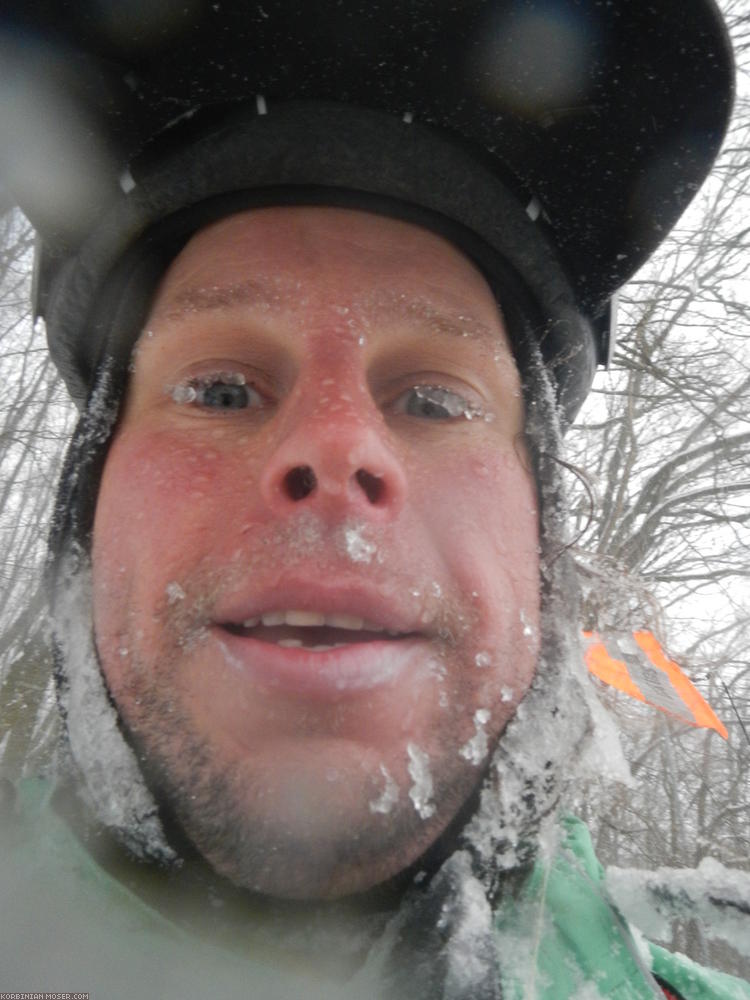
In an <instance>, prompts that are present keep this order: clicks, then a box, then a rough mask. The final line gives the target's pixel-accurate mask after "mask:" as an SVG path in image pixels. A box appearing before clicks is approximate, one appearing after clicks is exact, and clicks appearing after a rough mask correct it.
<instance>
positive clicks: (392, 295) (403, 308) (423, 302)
mask: <svg viewBox="0 0 750 1000" xmlns="http://www.w3.org/2000/svg"><path fill="white" fill-rule="evenodd" d="M301 293H302V294H303V296H304V293H303V290H302V288H301V286H300V284H299V283H296V282H291V281H286V280H284V279H282V278H278V279H274V280H271V281H269V280H267V279H264V278H259V277H256V278H248V279H245V280H244V281H240V282H233V283H232V284H228V285H209V286H206V287H199V288H187V289H185V290H183V291H181V292H180V293H178V294H177V295H175V296H174V297H173V298H170V299H169V301H168V304H167V306H166V308H165V309H164V311H163V313H162V315H163V316H164V317H165V318H167V319H170V320H175V319H177V320H179V319H184V318H187V317H189V316H191V315H195V314H199V313H205V312H214V311H217V312H223V311H228V310H230V309H232V308H234V307H237V306H251V307H253V308H256V309H259V310H261V311H262V312H271V311H274V312H275V311H283V310H285V309H291V308H292V305H291V303H290V300H293V299H294V298H295V297H299V296H300V294H301ZM354 306H355V308H354V310H353V315H354V316H356V315H357V313H360V314H362V315H364V316H366V318H367V320H368V322H372V321H374V322H379V321H383V320H394V319H395V320H401V321H406V322H407V323H409V325H412V326H414V325H416V326H419V327H429V329H430V330H431V332H433V333H437V334H440V335H442V336H445V337H454V338H455V337H462V338H468V339H472V340H478V341H483V342H486V343H488V344H494V343H496V342H497V341H498V339H501V338H502V333H503V331H504V330H505V327H504V324H503V321H502V311H501V309H500V306H499V304H498V305H497V309H498V317H499V321H500V331H498V330H496V329H493V328H492V327H490V326H488V325H487V323H485V322H484V321H482V320H480V319H478V318H477V317H476V316H474V315H472V313H470V312H468V311H467V312H464V311H461V312H454V311H453V310H451V309H446V308H444V307H441V306H440V305H437V304H436V303H435V302H434V301H432V300H431V299H429V298H427V297H426V296H422V295H412V294H410V293H406V292H397V291H392V290H390V289H377V290H375V291H373V292H368V293H366V294H364V295H360V296H357V298H356V299H355V302H354ZM506 335H507V331H506Z"/></svg>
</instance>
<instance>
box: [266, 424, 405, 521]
mask: <svg viewBox="0 0 750 1000" xmlns="http://www.w3.org/2000/svg"><path fill="white" fill-rule="evenodd" d="M364 409H365V410H366V411H367V412H362V410H359V411H355V410H354V409H353V408H352V407H348V408H347V409H344V407H340V408H338V409H337V408H336V407H331V408H330V410H328V411H327V412H320V411H318V412H316V413H315V414H313V415H310V414H303V415H300V417H299V419H298V420H297V421H296V423H295V425H294V426H293V427H292V428H290V429H289V430H288V432H287V433H286V434H285V436H284V437H283V438H282V440H281V441H280V442H279V444H278V445H277V447H276V448H275V450H274V452H273V454H272V456H271V459H270V460H269V461H268V463H267V464H266V466H265V468H264V470H263V473H262V476H261V494H262V495H263V498H264V500H265V502H266V503H267V504H268V505H269V506H271V507H273V508H274V509H275V510H277V511H283V510H286V511H288V512H291V511H292V510H299V509H300V508H301V507H302V506H308V507H310V508H311V509H313V508H314V509H316V511H317V512H319V513H320V514H322V515H325V514H326V513H329V514H330V515H332V516H346V515H347V514H352V515H360V516H365V517H369V518H375V519H377V520H389V519H391V518H393V517H395V515H396V514H398V512H399V511H400V510H401V508H402V506H403V503H404V499H405V497H406V476H405V473H404V470H403V467H402V463H401V461H400V459H399V458H398V457H397V455H396V454H395V453H394V451H393V449H392V447H391V446H390V444H389V442H388V441H387V428H386V427H385V425H384V423H383V421H382V417H381V416H380V413H379V412H378V411H377V410H376V409H375V408H374V407H372V411H370V408H369V407H364Z"/></svg>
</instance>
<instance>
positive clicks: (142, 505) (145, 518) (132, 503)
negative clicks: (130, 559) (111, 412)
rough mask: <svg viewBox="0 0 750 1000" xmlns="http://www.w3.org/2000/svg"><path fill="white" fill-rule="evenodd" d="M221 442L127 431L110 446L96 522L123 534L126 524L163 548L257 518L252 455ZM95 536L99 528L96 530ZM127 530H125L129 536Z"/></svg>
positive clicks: (158, 433) (181, 435)
mask: <svg viewBox="0 0 750 1000" xmlns="http://www.w3.org/2000/svg"><path fill="white" fill-rule="evenodd" d="M226 452H227V449H226V446H225V445H224V442H223V441H212V440H211V439H208V440H206V439H199V440H192V441H191V440H186V437H185V435H184V434H179V435H177V434H174V433H167V432H159V431H154V432H152V433H139V434H138V435H131V434H129V433H128V432H124V433H121V434H120V435H118V437H117V438H116V439H115V441H114V443H113V445H112V448H111V449H110V452H109V455H108V457H107V462H106V465H105V470H104V475H103V478H102V487H101V491H100V495H99V501H98V504H97V522H102V521H103V520H104V519H106V520H107V522H108V525H107V531H108V533H109V530H110V529H113V530H114V531H116V532H117V534H120V535H121V534H122V529H123V526H124V525H128V526H131V528H132V529H133V530H134V531H135V532H137V533H138V535H139V537H140V538H152V539H154V540H155V541H156V542H157V544H158V545H159V547H160V548H162V549H164V547H165V542H166V540H167V539H169V538H170V537H172V536H174V535H178V536H179V538H180V539H181V540H182V541H183V542H184V540H185V537H186V535H192V534H195V533H198V532H202V531H204V530H206V528H207V526H208V524H211V525H212V527H213V528H216V527H217V524H216V523H215V522H216V520H217V519H220V520H221V521H222V523H223V524H224V525H227V524H228V523H231V522H232V520H233V518H234V517H235V516H236V517H240V518H243V517H244V518H245V519H248V518H249V519H251V518H252V516H253V513H254V512H253V497H254V496H255V495H257V485H256V484H257V479H258V477H257V472H256V466H255V464H254V463H253V461H252V456H250V455H247V456H243V458H242V460H240V461H238V460H237V456H236V449H235V454H234V456H233V457H231V456H229V455H227V453H226ZM95 534H96V531H95ZM127 534H128V531H127V530H126V531H125V535H126V536H127Z"/></svg>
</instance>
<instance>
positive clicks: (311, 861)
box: [93, 208, 539, 898]
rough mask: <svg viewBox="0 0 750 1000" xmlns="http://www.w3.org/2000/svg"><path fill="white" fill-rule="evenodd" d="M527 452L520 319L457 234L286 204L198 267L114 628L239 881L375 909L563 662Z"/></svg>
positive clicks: (156, 405)
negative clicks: (552, 631)
mask: <svg viewBox="0 0 750 1000" xmlns="http://www.w3.org/2000/svg"><path fill="white" fill-rule="evenodd" d="M521 431H522V401H521V396H520V389H519V378H518V373H517V371H516V368H515V365H514V362H513V359H512V356H511V353H510V349H509V346H508V342H507V337H506V334H505V332H504V329H503V324H502V320H501V317H500V315H499V313H498V309H497V306H496V304H495V301H494V299H493V296H492V294H491V292H490V290H489V288H488V286H487V284H486V283H485V281H484V279H483V278H482V277H481V275H480V274H479V272H478V271H477V270H476V269H475V268H474V267H473V265H472V264H470V263H469V261H468V260H467V259H466V258H465V257H463V256H462V254H460V253H459V252H458V251H457V250H455V249H454V248H453V247H452V246H451V245H449V244H448V243H447V242H445V241H444V240H443V239H441V238H440V237H438V236H436V235H433V234H432V233H429V232H427V231H425V230H422V229H419V228H417V227H415V226H411V225H408V224H406V223H402V222H397V221H393V220H389V219H384V218H381V217H378V216H373V215H369V214H365V213H361V212H350V211H344V210H339V209H324V208H279V209H264V210H261V211H255V212H248V213H244V214H241V215H237V216H233V217H230V218H228V219H226V220H224V221H222V222H220V223H218V224H216V225H213V226H211V227H209V228H208V229H205V230H203V231H202V232H200V233H199V234H198V235H197V236H196V237H194V238H193V240H192V241H191V242H190V243H189V244H188V245H187V247H186V248H185V249H184V250H183V252H182V253H181V254H180V255H179V256H178V257H177V258H176V260H175V261H174V262H173V264H172V266H171V268H170V269H169V271H168V272H167V274H166V276H165V278H164V280H163V282H162V284H161V286H160V288H159V290H158V293H157V295H156V298H155V301H154V303H153V307H152V309H151V313H150V315H149V318H148V321H147V324H146V328H145V331H144V333H143V335H142V336H141V339H140V341H139V344H138V348H137V351H136V355H135V364H134V371H133V374H132V378H131V383H130V387H129V391H128V395H127V400H126V404H125V408H124V412H123V414H122V417H121V420H120V423H119V426H118V429H117V432H116V434H115V437H114V440H113V443H112V447H111V450H110V452H109V455H108V458H107V462H106V466H105V470H104V476H103V479H102V484H101V492H100V495H99V499H98V506H97V512H96V521H95V527H94V547H93V564H94V624H95V634H96V641H97V646H98V650H99V654H100V657H101V662H102V667H103V671H104V674H105V677H106V680H107V683H108V685H109V688H110V690H111V693H112V695H113V697H114V700H115V702H116V704H117V706H118V708H119V711H120V713H121V715H122V717H123V719H124V720H125V722H126V724H127V726H128V728H129V731H130V733H131V736H132V739H133V741H134V743H135V745H136V747H137V749H138V750H139V752H141V753H142V755H143V758H144V759H145V760H146V761H147V765H148V768H149V775H150V777H151V780H152V781H153V782H154V783H155V785H156V786H157V787H158V790H159V792H160V793H161V794H162V795H163V796H164V797H165V798H166V800H167V801H168V802H169V804H170V806H171V808H172V810H173V812H174V814H175V815H176V816H177V818H178V819H179V820H180V822H181V824H182V826H183V828H184V829H185V831H186V833H187V834H188V835H189V837H190V838H191V839H192V840H193V841H194V843H195V845H196V846H197V848H198V849H199V850H200V852H201V853H202V854H203V855H204V856H205V857H206V858H207V859H208V861H209V862H210V863H211V864H212V865H213V866H214V867H215V868H216V869H217V870H218V871H219V872H221V873H222V874H224V875H226V876H228V877H229V878H230V879H232V880H234V881H235V882H237V883H238V884H240V885H243V886H247V887H249V888H253V889H257V890H259V891H262V892H266V893H270V894H273V895H280V896H291V897H298V898H306V897H329V896H337V895H342V894H345V893H350V892H357V891H360V890H364V889H366V888H368V887H370V886H373V885H375V884H378V883H380V882H382V881H384V880H385V879H387V878H389V877H390V876H392V875H393V874H395V873H397V872H398V871H400V870H402V869H403V868H405V867H406V866H407V865H409V864H410V863H411V862H413V861H414V860H415V859H416V858H417V857H418V856H419V855H420V854H421V853H423V852H424V851H425V850H426V848H427V847H428V846H429V845H430V844H431V843H432V842H433V841H434V840H435V839H436V838H437V837H438V836H439V835H440V833H441V832H442V831H443V830H444V829H445V827H446V825H447V824H448V823H449V822H450V820H451V819H452V818H453V817H454V816H455V815H456V813H457V812H458V810H459V809H460V807H461V806H462V804H463V803H464V802H465V801H466V800H467V798H468V797H469V796H470V794H471V793H472V791H473V790H474V789H475V788H476V785H477V782H478V780H479V778H480V775H481V771H482V765H483V764H485V763H486V760H487V753H488V748H489V749H490V750H491V748H492V747H493V746H494V744H495V742H496V740H497V738H498V735H499V734H500V732H501V731H502V730H503V728H504V726H505V725H506V723H507V721H508V719H509V717H510V716H511V714H512V713H513V711H514V709H515V707H516V705H517V704H518V702H519V700H520V698H521V697H522V696H523V694H524V692H525V691H526V689H527V688H528V685H529V684H530V682H531V679H532V676H533V673H534V668H535V663H536V655H537V645H538V640H537V635H538V629H537V624H538V615H539V611H538V606H539V580H538V555H537V512H536V498H535V490H534V486H533V481H532V477H531V475H530V473H529V470H528V463H527V462H526V460H525V459H526V456H525V453H524V448H523V444H522V443H521V438H520V435H521Z"/></svg>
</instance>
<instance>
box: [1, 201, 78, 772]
mask: <svg viewBox="0 0 750 1000" xmlns="http://www.w3.org/2000/svg"><path fill="white" fill-rule="evenodd" d="M33 242H34V236H33V232H32V230H31V227H30V226H29V224H28V223H27V222H26V220H25V219H24V218H23V217H22V216H21V215H20V214H19V213H14V212H11V213H8V214H6V215H5V216H3V217H2V219H0V317H1V319H0V381H1V382H2V385H3V389H4V391H3V394H2V398H0V546H1V547H2V551H3V553H4V558H3V562H2V565H0V767H1V768H2V769H3V770H4V771H5V772H6V773H7V772H10V773H12V774H18V773H20V772H21V771H24V770H25V771H28V770H33V769H34V768H35V767H37V766H38V765H39V764H40V763H41V761H42V760H43V758H44V756H45V754H46V753H47V752H48V751H49V747H50V744H51V742H52V741H51V739H50V737H51V735H52V729H53V725H54V712H53V711H52V709H53V703H52V686H51V661H50V654H49V644H48V636H47V634H46V622H47V615H46V602H45V599H44V594H43V589H42V567H43V562H44V556H45V548H46V532H47V526H48V524H49V515H50V510H51V505H52V500H53V491H54V484H55V481H56V478H57V470H58V469H59V464H60V460H61V457H62V453H63V450H64V448H65V442H66V439H67V437H68V434H69V426H70V419H71V408H70V406H69V404H68V403H67V402H66V400H65V396H64V392H63V390H62V387H61V384H60V381H59V379H58V377H57V375H56V374H55V372H54V369H53V367H52V365H51V363H50V361H49V356H48V353H47V350H46V345H45V342H44V333H43V331H42V330H41V329H34V328H33V327H32V323H31V316H30V311H29V298H30V294H29V293H30V280H31V257H32V249H33Z"/></svg>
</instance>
